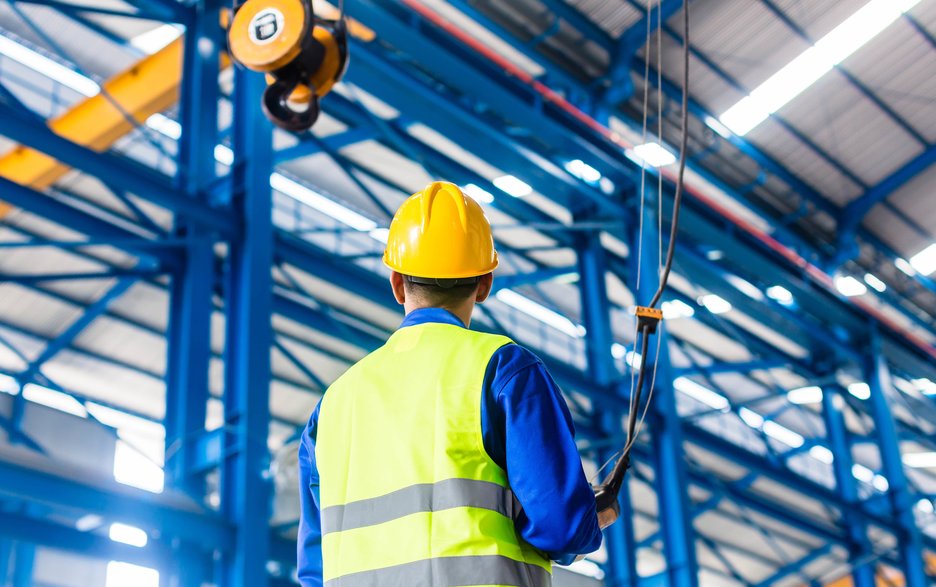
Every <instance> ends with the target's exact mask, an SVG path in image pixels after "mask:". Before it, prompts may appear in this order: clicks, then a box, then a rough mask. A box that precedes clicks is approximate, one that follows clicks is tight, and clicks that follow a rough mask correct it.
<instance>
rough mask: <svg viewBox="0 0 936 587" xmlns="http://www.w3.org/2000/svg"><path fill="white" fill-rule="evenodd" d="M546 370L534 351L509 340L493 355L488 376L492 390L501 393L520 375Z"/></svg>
mask: <svg viewBox="0 0 936 587" xmlns="http://www.w3.org/2000/svg"><path fill="white" fill-rule="evenodd" d="M545 370H546V367H545V365H543V361H542V360H540V358H539V357H538V356H536V355H535V354H534V353H533V351H531V350H529V349H527V348H526V347H524V346H522V345H519V344H517V343H515V342H513V341H511V340H509V339H508V340H507V342H506V343H505V344H504V345H503V346H501V347H500V348H498V349H497V350H496V351H494V354H493V355H491V361H490V363H488V370H487V375H488V381H490V383H491V387H492V389H494V391H495V392H499V391H501V389H502V388H503V387H504V386H506V385H507V384H509V383H510V382H511V381H512V380H513V379H515V378H516V376H517V375H519V374H522V373H529V372H545Z"/></svg>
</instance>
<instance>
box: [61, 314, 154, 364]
mask: <svg viewBox="0 0 936 587" xmlns="http://www.w3.org/2000/svg"><path fill="white" fill-rule="evenodd" d="M75 346H76V347H77V348H80V349H83V350H88V351H90V352H93V353H94V354H97V355H103V356H105V357H109V358H112V359H115V360H116V361H119V362H121V363H126V364H128V365H131V366H133V367H136V368H139V369H142V370H144V371H147V372H149V373H156V374H162V373H164V372H165V370H166V347H167V345H166V339H165V338H164V337H161V336H156V335H154V334H152V333H150V332H147V331H146V330H142V329H140V328H137V327H135V326H132V325H130V324H128V323H126V322H124V321H122V320H116V319H114V318H110V317H108V316H100V317H99V318H97V319H96V320H95V321H94V322H92V323H91V324H89V325H88V326H87V327H85V329H84V330H83V331H82V332H81V334H79V335H78V338H76V339H75Z"/></svg>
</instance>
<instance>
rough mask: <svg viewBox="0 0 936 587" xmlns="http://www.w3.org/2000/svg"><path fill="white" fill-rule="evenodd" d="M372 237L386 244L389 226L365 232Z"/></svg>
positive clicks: (388, 236)
mask: <svg viewBox="0 0 936 587" xmlns="http://www.w3.org/2000/svg"><path fill="white" fill-rule="evenodd" d="M367 234H369V235H370V237H371V238H372V239H374V240H375V241H377V242H381V243H383V244H387V239H388V238H390V229H389V228H375V229H374V230H372V231H370V232H369V233H367Z"/></svg>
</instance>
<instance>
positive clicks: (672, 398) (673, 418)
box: [628, 189, 699, 587]
mask: <svg viewBox="0 0 936 587" xmlns="http://www.w3.org/2000/svg"><path fill="white" fill-rule="evenodd" d="M658 197H659V194H658V193H657V192H656V190H655V189H648V190H647V194H646V201H645V208H644V210H645V214H646V215H645V217H644V222H643V230H642V234H641V233H640V232H639V231H638V230H637V229H636V227H635V228H634V229H632V234H633V237H632V239H631V248H630V250H631V251H632V254H631V257H630V263H631V268H632V272H631V276H632V278H631V279H629V280H628V286H629V287H630V288H631V290H632V291H636V293H635V297H636V300H637V303H638V304H641V303H646V302H647V300H649V298H650V296H651V295H652V293H653V291H654V290H655V289H656V288H657V287H658V285H659V283H660V276H659V267H658V264H657V263H656V262H655V261H657V257H658V254H657V251H658V246H659V231H658V229H657V198H658ZM641 245H642V246H641ZM638 250H642V251H643V256H644V259H643V261H642V262H641V263H639V272H640V284H641V288H640V290H637V289H636V287H635V285H636V277H637V274H638V260H637V257H638V255H637V251H638ZM656 336H657V337H659V341H658V342H659V349H660V351H659V354H658V355H657V356H655V357H653V356H650V357H644V360H645V361H646V362H647V369H648V370H649V371H648V381H647V383H646V386H647V387H646V388H645V391H644V393H645V396H646V395H647V394H648V393H649V389H650V386H651V385H653V386H654V387H655V389H654V394H653V398H652V400H651V402H652V403H651V405H650V410H651V412H652V416H648V420H649V429H650V432H651V434H652V451H653V462H654V469H655V470H656V477H655V479H654V481H655V485H656V493H657V500H658V502H659V508H660V526H661V528H662V531H661V532H662V536H663V552H664V555H665V557H666V571H665V576H666V579H667V582H666V583H667V585H668V587H696V586H697V585H698V581H699V576H698V575H699V571H698V564H697V562H696V547H695V532H694V530H693V527H692V514H691V511H692V502H691V501H690V499H689V493H688V487H689V477H688V474H687V471H686V461H685V453H684V450H683V431H682V422H681V421H680V418H679V413H678V412H677V410H676V390H675V389H674V388H673V374H672V370H671V367H670V360H669V346H668V342H667V338H668V334H667V332H666V325H665V322H664V323H662V324H661V328H660V329H659V331H658V332H657V334H656ZM655 342H656V341H655ZM647 353H648V354H650V355H655V354H656V352H655V349H654V345H653V344H651V345H650V348H649V349H648V351H647ZM654 369H655V370H656V377H655V382H654V377H653V376H652V375H653V372H654ZM654 383H655V385H654Z"/></svg>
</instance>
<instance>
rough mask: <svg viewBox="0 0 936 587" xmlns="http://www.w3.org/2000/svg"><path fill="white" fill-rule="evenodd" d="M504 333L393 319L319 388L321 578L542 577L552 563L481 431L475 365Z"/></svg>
mask: <svg viewBox="0 0 936 587" xmlns="http://www.w3.org/2000/svg"><path fill="white" fill-rule="evenodd" d="M509 342H511V341H510V339H508V338H506V337H502V336H495V335H490V334H484V333H480V332H473V331H471V330H467V329H465V328H461V327H458V326H454V325H450V324H436V323H430V324H421V325H418V326H409V327H406V328H401V329H400V330H398V331H397V332H395V333H394V334H393V336H391V337H390V339H389V340H388V341H387V343H386V344H385V345H384V346H383V347H381V348H380V349H378V350H376V351H374V352H373V353H371V354H370V355H368V356H367V357H365V358H364V359H363V360H361V361H360V362H359V363H358V364H356V365H355V366H353V367H352V368H351V369H349V370H348V371H347V372H346V373H345V374H344V375H342V376H341V377H340V378H339V379H338V380H337V381H336V382H335V383H334V384H332V386H331V387H330V388H329V389H328V392H327V393H326V394H325V397H324V399H323V400H322V406H321V408H320V413H319V420H318V430H317V438H316V447H315V460H316V464H317V466H318V470H319V476H320V487H319V492H320V504H319V505H320V507H321V516H322V560H323V563H324V581H325V587H378V586H379V587H450V586H473V587H480V586H497V587H543V586H547V587H548V585H549V584H550V573H551V563H550V561H549V559H548V558H547V557H546V556H545V555H543V554H542V553H541V552H539V551H537V550H536V549H535V548H533V547H532V546H530V545H529V544H527V543H526V542H524V541H523V539H522V538H521V537H520V535H519V532H518V531H517V529H516V528H515V526H514V521H513V518H514V515H515V514H516V513H517V511H518V508H519V504H517V503H516V502H515V498H514V497H513V495H512V493H511V492H510V487H509V485H508V483H507V474H506V473H505V472H504V470H503V469H501V468H500V467H499V466H498V465H497V464H496V463H495V462H494V461H493V460H492V459H491V457H490V456H488V454H487V452H486V451H485V449H484V441H483V438H482V433H481V399H482V397H481V395H482V391H483V385H484V383H483V382H484V373H485V370H486V368H487V365H488V362H489V360H490V358H491V356H492V355H493V354H494V352H495V351H496V350H497V349H498V348H500V347H501V346H503V345H505V344H507V343H509Z"/></svg>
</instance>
